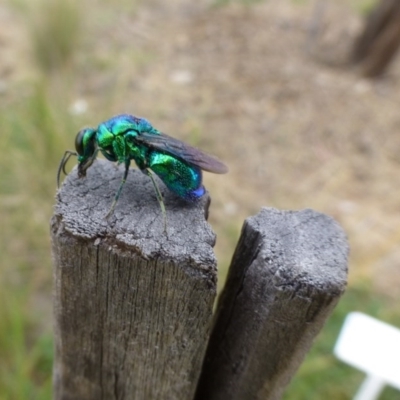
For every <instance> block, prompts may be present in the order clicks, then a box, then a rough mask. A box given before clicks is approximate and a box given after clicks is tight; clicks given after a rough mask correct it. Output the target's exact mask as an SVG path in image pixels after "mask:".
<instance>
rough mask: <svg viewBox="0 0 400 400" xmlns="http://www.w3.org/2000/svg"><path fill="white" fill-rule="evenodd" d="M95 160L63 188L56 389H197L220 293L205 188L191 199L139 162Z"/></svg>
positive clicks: (172, 392) (167, 392) (125, 392)
mask: <svg viewBox="0 0 400 400" xmlns="http://www.w3.org/2000/svg"><path fill="white" fill-rule="evenodd" d="M122 174H123V170H122V168H120V169H117V168H115V166H113V165H112V164H111V163H109V162H106V161H101V160H98V161H96V162H95V163H94V165H93V166H92V167H91V168H90V169H89V170H88V174H87V177H86V178H84V179H78V178H77V175H76V169H75V170H73V172H72V173H71V174H70V175H69V176H68V177H67V178H66V180H65V182H64V184H63V186H62V188H61V189H60V190H59V192H58V194H57V204H56V207H55V212H54V216H53V218H52V221H51V234H52V248H53V258H54V319H55V321H54V326H55V363H54V398H55V399H57V400H61V399H62V400H69V399H71V400H72V399H73V400H76V399H79V400H86V399H96V400H98V399H107V400H113V399H139V400H140V399H192V398H193V395H194V391H195V387H196V383H197V380H198V375H199V373H200V370H201V363H202V361H203V357H204V353H205V348H206V343H207V339H208V335H209V330H210V324H211V317H212V307H213V303H214V299H215V296H216V262H215V257H214V254H213V251H212V247H213V246H214V243H215V235H214V233H213V232H212V231H211V229H210V227H209V225H208V224H207V222H206V216H207V212H208V206H209V198H208V195H207V196H205V198H204V199H203V200H202V201H200V202H198V203H195V204H188V203H186V202H184V201H182V200H180V199H179V198H177V197H176V196H175V195H173V194H172V193H170V192H169V191H168V190H167V189H166V188H165V187H164V186H163V185H162V183H160V187H161V188H162V189H161V190H162V192H163V194H164V199H165V205H166V209H167V217H168V237H167V236H166V235H165V234H164V232H163V218H162V214H161V211H160V207H159V204H158V202H157V198H156V195H155V192H154V189H153V187H152V183H151V181H150V179H149V178H148V177H147V176H145V175H144V174H142V173H141V172H140V171H137V170H132V171H130V173H129V176H128V180H127V183H126V185H125V187H124V190H123V191H122V195H121V198H120V200H119V202H118V204H117V207H116V209H115V212H114V214H113V215H112V216H111V217H110V218H109V219H108V220H107V219H105V218H104V216H105V215H106V214H107V212H108V209H109V207H110V205H111V202H112V200H113V196H114V194H115V192H116V190H117V188H118V186H119V183H120V180H121V178H122Z"/></svg>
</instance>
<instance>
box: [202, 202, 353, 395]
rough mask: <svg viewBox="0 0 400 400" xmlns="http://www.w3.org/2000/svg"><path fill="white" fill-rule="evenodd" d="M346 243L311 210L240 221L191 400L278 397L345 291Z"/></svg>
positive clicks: (336, 229) (333, 226) (335, 228)
mask: <svg viewBox="0 0 400 400" xmlns="http://www.w3.org/2000/svg"><path fill="white" fill-rule="evenodd" d="M347 256H348V244H347V240H346V236H345V234H344V233H343V231H342V229H341V228H340V227H339V225H338V224H337V223H336V222H335V221H334V220H333V219H331V218H329V217H327V216H325V215H323V214H320V213H317V212H315V211H312V210H304V211H299V212H293V211H286V212H285V211H278V210H275V209H271V208H269V209H267V208H265V209H262V211H261V212H260V213H259V214H258V215H256V216H254V217H250V218H248V219H247V220H246V222H245V224H244V227H243V230H242V234H241V238H240V240H239V243H238V245H237V247H236V251H235V254H234V256H233V260H232V264H231V267H230V270H229V275H228V280H227V283H226V285H225V288H224V291H223V293H222V296H221V298H220V299H219V302H218V306H217V311H216V319H215V324H214V327H213V330H212V333H211V339H210V342H209V347H208V349H207V353H206V360H205V363H204V365H203V372H202V375H201V377H200V382H199V387H198V390H197V396H196V399H197V400H203V399H207V400H226V399H229V400H253V399H268V400H277V399H280V398H281V395H282V393H283V390H284V388H285V386H286V385H287V384H288V382H289V380H290V378H291V377H292V376H293V374H294V372H295V371H296V369H297V368H298V366H299V365H300V363H301V361H302V360H303V358H304V356H305V354H306V352H307V351H308V349H309V348H310V346H311V344H312V341H313V339H314V337H315V336H316V335H317V333H318V332H319V331H320V329H321V328H322V326H323V324H324V322H325V320H326V319H327V317H328V316H329V314H330V313H331V311H332V310H333V308H334V306H335V305H336V303H337V301H338V300H339V297H340V296H341V294H342V293H343V292H344V290H345V286H346V278H347Z"/></svg>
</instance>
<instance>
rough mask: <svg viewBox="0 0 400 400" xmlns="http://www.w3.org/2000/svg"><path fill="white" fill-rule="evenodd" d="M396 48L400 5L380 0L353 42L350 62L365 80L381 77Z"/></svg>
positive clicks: (399, 27)
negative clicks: (357, 67)
mask: <svg viewBox="0 0 400 400" xmlns="http://www.w3.org/2000/svg"><path fill="white" fill-rule="evenodd" d="M399 46H400V2H399V1H398V0H381V1H380V2H379V3H378V5H377V6H376V8H374V9H373V10H372V12H371V14H370V15H369V18H368V20H367V22H366V24H365V28H364V30H363V32H362V34H361V35H360V37H359V38H358V39H357V40H356V42H355V45H354V49H353V53H352V60H353V62H354V63H356V64H360V67H361V70H362V72H363V74H364V75H365V76H368V77H375V76H379V75H382V74H383V72H384V71H385V70H386V68H387V66H388V65H389V63H390V62H391V61H392V59H393V58H394V56H395V54H396V52H397V50H398V48H399Z"/></svg>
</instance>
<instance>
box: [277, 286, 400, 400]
mask: <svg viewBox="0 0 400 400" xmlns="http://www.w3.org/2000/svg"><path fill="white" fill-rule="evenodd" d="M361 310H362V312H364V313H366V314H369V315H371V316H375V317H376V318H378V319H384V320H385V321H386V322H389V323H390V322H391V323H392V324H395V325H397V326H399V325H400V316H399V314H398V310H396V307H395V306H394V305H393V302H392V300H391V299H384V298H376V297H371V288H370V287H369V285H367V284H359V285H357V286H353V287H351V288H349V289H348V290H347V292H346V293H345V294H344V295H343V297H342V299H341V300H340V302H339V304H338V305H337V307H336V309H335V311H334V312H333V314H332V316H331V317H330V318H329V320H328V322H327V323H326V325H325V326H324V328H323V330H322V331H321V333H320V334H319V335H318V337H317V339H316V341H315V343H314V345H313V347H312V349H311V351H310V352H309V353H308V354H307V357H306V359H305V361H304V363H303V364H302V365H301V367H300V369H299V371H298V372H297V374H296V375H295V377H294V378H293V380H292V382H291V384H290V385H289V387H288V389H287V391H286V393H285V395H284V397H283V399H284V400H320V399H334V400H347V399H351V398H353V396H354V395H355V393H356V392H357V390H358V388H359V386H360V385H361V382H362V381H363V379H364V378H365V375H364V374H363V373H362V372H360V371H358V370H356V369H354V368H352V367H350V366H348V365H346V364H344V363H342V362H341V361H339V360H338V359H336V358H335V356H334V355H333V348H334V345H335V342H336V340H337V337H338V335H339V332H340V330H341V328H342V325H343V322H344V319H345V317H346V315H347V314H348V313H349V312H351V311H361ZM398 398H399V392H398V391H396V390H394V389H391V388H389V387H388V388H387V389H385V391H384V393H383V394H382V395H381V397H379V399H380V400H395V399H398Z"/></svg>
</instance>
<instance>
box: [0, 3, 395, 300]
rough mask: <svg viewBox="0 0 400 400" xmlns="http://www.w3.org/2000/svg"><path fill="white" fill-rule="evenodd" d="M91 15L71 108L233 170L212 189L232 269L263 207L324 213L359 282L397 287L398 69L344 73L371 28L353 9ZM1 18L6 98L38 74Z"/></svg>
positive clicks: (107, 9) (21, 31)
mask: <svg viewBox="0 0 400 400" xmlns="http://www.w3.org/2000/svg"><path fill="white" fill-rule="evenodd" d="M82 4H83V5H82V7H83V9H82V11H83V15H84V23H83V27H84V28H83V31H82V40H81V42H80V47H79V48H78V49H77V52H76V56H75V61H74V67H73V68H74V73H73V74H74V79H73V82H72V83H71V84H70V88H69V92H68V93H67V96H68V98H69V101H70V103H71V105H74V104H75V105H76V104H77V101H81V102H82V101H83V102H84V104H87V105H88V111H87V113H86V117H85V114H83V115H81V116H79V118H80V119H81V120H82V121H85V124H91V125H93V124H95V123H97V122H100V121H101V120H104V119H107V118H108V117H110V116H111V115H112V114H116V113H121V112H129V113H133V114H136V115H139V116H144V117H146V118H148V119H149V120H150V121H151V122H152V123H153V124H154V125H155V126H156V127H157V128H159V129H160V130H163V131H165V132H166V133H169V134H171V135H173V136H176V137H178V138H181V139H182V140H185V141H187V142H190V143H192V144H194V145H196V146H198V147H201V148H203V149H204V150H206V151H208V152H211V153H213V154H215V155H218V157H219V158H221V159H222V160H223V161H224V162H226V164H227V165H228V166H229V168H230V173H229V174H228V175H226V176H215V175H211V174H206V176H205V184H206V186H207V188H208V190H209V191H210V193H211V196H212V199H213V203H212V209H211V219H210V222H211V224H212V225H213V226H214V227H215V230H216V231H217V234H218V243H217V248H216V251H217V256H218V258H219V259H220V260H221V261H222V264H223V265H226V264H227V263H228V262H229V259H230V256H231V253H232V251H233V246H234V245H235V241H236V240H237V237H238V235H239V230H240V227H241V224H242V222H243V219H244V218H246V217H247V216H249V215H253V214H255V213H256V212H258V210H259V209H260V208H261V207H262V206H269V207H276V208H280V209H294V210H296V209H303V208H313V209H316V210H319V211H321V212H324V213H327V214H329V215H331V216H333V217H334V218H336V219H337V220H338V221H339V222H340V224H341V225H342V226H343V227H344V229H345V230H346V232H347V234H348V237H349V241H350V245H351V264H350V281H352V280H356V279H363V278H367V279H369V278H372V281H373V282H374V285H375V289H376V290H377V291H379V292H381V293H390V291H391V290H393V291H394V288H397V287H398V286H399V285H400V269H399V265H398V264H399V261H398V259H399V257H400V246H399V240H400V213H399V211H400V203H399V199H400V196H399V188H400V173H399V172H400V164H399V156H398V154H399V150H400V136H399V134H398V131H399V129H400V113H399V101H400V64H399V62H398V60H397V61H395V62H394V63H393V64H392V65H391V67H390V70H389V71H388V73H387V75H386V76H384V77H383V78H381V79H379V80H375V81H370V80H366V79H363V78H362V77H361V76H360V74H359V73H358V71H357V70H355V69H354V68H351V67H350V66H349V65H348V64H347V63H346V57H347V54H348V51H349V49H350V48H351V45H352V43H353V41H354V39H355V37H356V35H357V34H358V33H359V31H360V29H361V25H362V22H363V20H362V17H361V15H360V13H359V12H357V10H356V9H355V8H351V7H350V5H349V4H350V2H345V1H339V2H337V1H328V2H326V6H325V10H323V13H322V15H320V16H318V18H317V19H314V20H313V15H314V11H315V2H311V1H297V2H295V1H289V0H281V1H279V2H272V1H264V2H260V3H257V4H252V5H247V6H246V5H243V4H240V3H239V2H230V3H229V4H226V5H223V6H219V7H217V6H213V5H212V4H211V3H210V2H206V1H198V2H193V1H189V0H174V1H171V2H168V3H166V2H162V1H161V0H151V1H148V2H141V3H139V4H138V5H136V6H132V7H130V6H128V5H127V4H125V3H124V5H123V6H122V5H121V8H120V9H118V8H116V7H115V5H114V3H113V2H108V1H103V2H100V1H97V2H96V1H95V0H88V1H86V2H82ZM85 7H86V8H85ZM0 11H1V12H0V20H1V21H3V22H5V21H13V23H12V24H10V23H7V26H8V29H5V26H6V25H5V24H0V26H1V28H0V29H1V30H0V46H1V48H2V53H3V60H2V62H1V65H0V76H1V77H2V78H1V80H0V90H1V91H4V92H7V91H8V90H9V86H8V85H11V87H13V86H12V85H18V84H19V83H20V82H23V81H24V80H26V79H28V78H27V77H29V79H31V77H32V76H34V75H35V67H34V65H33V64H32V60H31V59H30V53H29V33H27V32H29V31H27V30H26V29H25V28H26V26H25V25H24V19H23V18H22V17H21V16H19V15H18V13H17V12H16V11H15V10H10V9H7V8H5V7H1V8H0ZM27 66H30V67H29V68H27ZM10 82H11V83H10ZM8 93H9V92H8ZM89 115H90V118H89ZM95 115H96V116H97V117H96V121H93V118H94V116H95ZM85 118H86V119H85ZM73 135H74V134H73V133H72V134H71V137H73ZM72 140H73V139H72ZM72 140H71V143H72Z"/></svg>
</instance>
